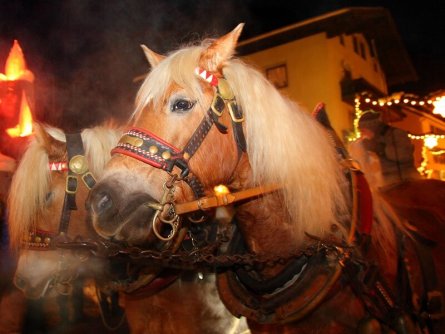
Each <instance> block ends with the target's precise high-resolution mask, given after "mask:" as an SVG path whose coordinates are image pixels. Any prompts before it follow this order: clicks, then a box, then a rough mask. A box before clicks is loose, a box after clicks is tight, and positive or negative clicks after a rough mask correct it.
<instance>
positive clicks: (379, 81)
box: [244, 33, 387, 137]
mask: <svg viewBox="0 0 445 334" xmlns="http://www.w3.org/2000/svg"><path fill="white" fill-rule="evenodd" d="M343 38H344V45H342V44H341V43H340V38H339V37H333V38H327V36H326V34H325V33H319V34H316V35H312V36H309V37H306V38H302V39H299V40H295V41H293V42H290V43H286V44H283V45H279V46H276V47H273V48H270V49H267V50H263V51H259V52H256V53H252V54H250V55H247V56H245V57H244V60H245V61H247V62H249V63H251V64H253V65H254V66H256V67H257V68H259V69H260V70H262V71H263V73H266V69H267V68H271V67H274V66H277V65H281V64H286V66H287V76H288V86H287V87H286V88H282V89H280V90H281V92H282V93H283V94H285V95H287V96H289V97H290V98H292V99H293V100H295V101H297V102H299V103H301V104H302V105H303V106H304V107H305V108H306V109H307V110H308V111H312V110H313V108H314V107H315V105H316V104H317V103H318V102H324V103H325V104H326V109H327V111H328V114H329V117H330V119H331V123H332V125H333V127H334V129H335V130H336V131H337V133H338V134H339V135H340V136H341V137H343V136H344V135H345V134H346V132H347V131H350V130H351V129H352V120H353V111H354V108H353V106H352V105H349V104H346V103H344V102H343V101H342V96H341V86H340V81H341V80H342V78H343V75H344V71H345V69H348V70H349V71H350V72H351V74H352V79H356V78H361V77H362V78H364V79H366V81H368V82H369V83H371V84H372V85H374V86H375V87H376V88H377V89H379V90H380V91H381V92H382V93H384V94H385V93H387V87H386V83H385V77H384V75H383V73H382V72H381V71H380V66H379V65H378V61H377V60H376V59H373V58H371V56H370V52H369V48H370V47H369V45H368V44H367V42H366V40H365V39H364V38H363V36H362V35H359V34H357V35H356V38H357V40H358V42H361V43H362V44H363V45H364V47H365V49H366V54H367V59H366V60H364V59H363V58H362V57H361V56H360V55H358V54H356V53H355V52H354V50H353V42H352V36H343ZM375 63H376V64H377V69H378V71H377V72H376V71H375V70H374V65H375ZM351 102H352V101H351Z"/></svg>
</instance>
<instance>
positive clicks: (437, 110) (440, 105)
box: [433, 96, 445, 117]
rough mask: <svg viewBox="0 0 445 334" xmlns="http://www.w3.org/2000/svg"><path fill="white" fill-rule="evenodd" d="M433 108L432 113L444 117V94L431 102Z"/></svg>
mask: <svg viewBox="0 0 445 334" xmlns="http://www.w3.org/2000/svg"><path fill="white" fill-rule="evenodd" d="M433 105H434V110H433V114H438V115H440V116H442V117H445V96H441V97H440V98H438V99H437V100H436V101H434V102H433Z"/></svg>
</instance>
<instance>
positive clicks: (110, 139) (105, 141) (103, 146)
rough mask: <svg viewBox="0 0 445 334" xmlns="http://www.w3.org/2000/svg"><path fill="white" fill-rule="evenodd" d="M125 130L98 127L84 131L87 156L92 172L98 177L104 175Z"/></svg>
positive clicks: (83, 137)
mask: <svg viewBox="0 0 445 334" xmlns="http://www.w3.org/2000/svg"><path fill="white" fill-rule="evenodd" d="M122 132H123V130H122V129H121V128H119V127H105V126H97V127H94V128H88V129H84V130H83V131H82V141H83V143H84V148H85V156H86V157H87V159H88V167H89V170H90V172H91V173H92V174H93V175H94V176H95V177H96V178H98V177H100V176H101V175H102V174H103V171H104V168H105V164H106V163H107V162H108V160H110V158H111V153H110V152H111V150H112V149H113V148H114V147H115V146H116V144H117V142H118V141H119V138H120V137H121V135H122Z"/></svg>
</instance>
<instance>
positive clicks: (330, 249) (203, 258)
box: [108, 243, 347, 270]
mask: <svg viewBox="0 0 445 334" xmlns="http://www.w3.org/2000/svg"><path fill="white" fill-rule="evenodd" d="M218 248H219V247H218V243H214V244H211V245H207V246H204V247H201V248H199V249H194V250H192V251H178V252H175V253H173V252H171V251H169V250H165V251H155V250H145V249H141V248H139V247H129V248H120V249H116V250H115V251H114V252H113V254H109V255H108V256H109V257H110V256H111V257H112V256H118V255H123V256H128V258H129V259H131V260H132V261H133V262H135V263H136V264H139V265H143V264H150V265H152V264H159V265H162V266H163V267H168V268H176V269H185V270H192V269H202V268H213V269H214V268H218V269H222V268H229V267H233V266H242V267H244V268H245V269H252V268H254V267H255V269H257V270H258V269H261V268H265V267H273V266H275V265H277V264H282V265H284V264H286V263H287V262H288V261H289V260H291V259H293V258H299V257H301V256H306V257H311V256H313V255H315V254H319V253H320V252H323V253H324V254H325V255H327V256H333V257H334V258H335V259H336V260H337V261H341V260H342V258H343V257H345V255H346V254H347V252H346V251H345V249H344V248H341V249H340V248H339V247H338V245H333V244H326V243H316V244H312V245H310V246H308V247H307V248H306V249H305V250H302V251H297V252H294V253H291V254H289V255H287V256H270V255H269V256H266V255H259V254H255V253H244V254H230V255H229V254H216V253H217V251H218ZM346 256H347V255H346Z"/></svg>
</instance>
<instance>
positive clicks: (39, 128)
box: [34, 123, 64, 153]
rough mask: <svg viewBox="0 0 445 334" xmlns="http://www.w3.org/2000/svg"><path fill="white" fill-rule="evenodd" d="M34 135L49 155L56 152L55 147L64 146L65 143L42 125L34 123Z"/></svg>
mask: <svg viewBox="0 0 445 334" xmlns="http://www.w3.org/2000/svg"><path fill="white" fill-rule="evenodd" d="M34 134H35V137H36V140H37V142H39V143H40V144H41V145H42V146H43V147H44V148H45V151H46V152H48V153H50V152H52V151H54V148H55V147H59V146H62V145H64V143H62V142H61V141H58V140H57V139H55V138H54V137H53V136H51V135H50V134H49V133H48V132H47V131H46V130H45V127H44V126H43V125H42V124H40V123H34Z"/></svg>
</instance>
